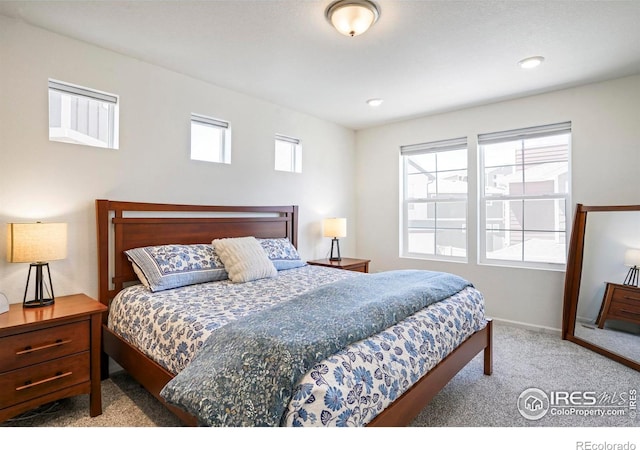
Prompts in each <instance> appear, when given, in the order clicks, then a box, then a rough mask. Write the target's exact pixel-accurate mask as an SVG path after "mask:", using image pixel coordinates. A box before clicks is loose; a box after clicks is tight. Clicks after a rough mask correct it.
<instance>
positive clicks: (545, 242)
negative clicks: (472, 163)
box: [478, 122, 571, 269]
mask: <svg viewBox="0 0 640 450" xmlns="http://www.w3.org/2000/svg"><path fill="white" fill-rule="evenodd" d="M478 145H479V150H480V154H479V157H480V158H479V164H480V171H479V172H480V188H479V195H480V210H479V212H478V217H479V247H480V252H479V259H480V261H479V262H480V263H481V264H482V263H485V264H498V265H516V266H524V267H538V268H558V269H561V268H564V264H565V263H566V254H567V236H568V226H569V222H568V220H567V212H568V211H570V203H569V201H570V186H571V180H570V172H569V167H570V165H569V160H570V147H571V122H565V123H559V124H553V125H546V126H539V127H532V128H525V129H519V130H511V131H505V132H498V133H488V134H481V135H479V136H478Z"/></svg>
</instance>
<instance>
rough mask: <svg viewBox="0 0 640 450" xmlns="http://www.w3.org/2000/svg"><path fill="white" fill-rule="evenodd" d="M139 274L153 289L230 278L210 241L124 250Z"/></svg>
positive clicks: (154, 290)
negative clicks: (207, 242) (206, 242)
mask: <svg viewBox="0 0 640 450" xmlns="http://www.w3.org/2000/svg"><path fill="white" fill-rule="evenodd" d="M125 254H126V255H127V257H128V258H129V261H131V262H132V264H133V269H134V271H135V272H136V274H137V275H138V278H139V279H140V281H141V282H142V284H144V285H145V286H147V287H148V288H149V289H150V290H151V291H152V292H157V291H164V290H166V289H173V288H177V287H181V286H188V285H190V284H198V283H206V282H208V281H219V280H225V279H227V278H228V275H227V271H226V270H225V269H224V265H223V264H222V261H220V258H219V257H218V255H217V254H216V253H215V252H214V250H213V246H211V245H210V244H191V245H182V244H172V245H159V246H153V247H140V248H134V249H131V250H127V251H125Z"/></svg>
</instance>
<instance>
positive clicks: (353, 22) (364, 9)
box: [325, 0, 380, 36]
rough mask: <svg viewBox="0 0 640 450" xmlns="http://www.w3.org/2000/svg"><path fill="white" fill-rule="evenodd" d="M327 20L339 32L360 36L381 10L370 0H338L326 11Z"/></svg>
mask: <svg viewBox="0 0 640 450" xmlns="http://www.w3.org/2000/svg"><path fill="white" fill-rule="evenodd" d="M325 16H326V17H327V20H328V21H329V22H330V23H331V25H333V26H334V28H335V29H336V30H338V32H339V33H341V34H344V35H345V36H358V35H359V34H362V33H364V32H365V31H367V30H368V29H369V28H370V27H371V25H373V24H374V23H375V22H376V21H377V20H378V17H380V10H379V9H378V7H377V6H376V4H375V3H373V2H371V1H369V0H338V1H336V2H333V3H332V4H330V5H329V7H328V8H327V10H326V11H325Z"/></svg>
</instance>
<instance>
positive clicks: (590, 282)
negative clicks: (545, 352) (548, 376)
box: [562, 204, 640, 370]
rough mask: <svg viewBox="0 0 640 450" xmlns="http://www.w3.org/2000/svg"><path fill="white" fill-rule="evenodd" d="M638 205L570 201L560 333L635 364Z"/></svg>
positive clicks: (638, 360)
mask: <svg viewBox="0 0 640 450" xmlns="http://www.w3.org/2000/svg"><path fill="white" fill-rule="evenodd" d="M637 249H640V205H629V206H585V205H582V204H578V205H576V213H575V218H574V222H573V229H572V231H571V241H570V243H569V257H568V261H567V272H566V278H565V287H564V309H563V320H562V338H563V339H566V340H569V341H572V342H575V343H576V344H579V345H582V346H583V347H586V348H588V349H591V350H593V351H595V352H598V353H600V354H602V355H604V356H607V357H609V358H611V359H613V360H615V361H618V362H620V363H622V364H625V365H627V366H629V367H632V368H634V369H636V370H640V288H638V287H637V286H636V285H637V284H638V282H637V280H638V278H637V269H636V271H635V277H634V270H633V267H634V264H635V265H640V263H639V262H638V261H637V258H638V257H639V256H638V254H639V252H637V251H636V250H637Z"/></svg>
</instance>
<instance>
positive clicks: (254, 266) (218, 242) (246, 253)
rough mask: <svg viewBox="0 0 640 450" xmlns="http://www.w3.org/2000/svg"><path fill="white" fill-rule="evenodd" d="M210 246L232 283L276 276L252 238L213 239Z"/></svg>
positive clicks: (265, 256) (263, 253)
mask: <svg viewBox="0 0 640 450" xmlns="http://www.w3.org/2000/svg"><path fill="white" fill-rule="evenodd" d="M212 245H213V248H214V249H215V251H216V253H217V254H218V257H219V258H220V261H222V264H224V268H225V270H226V271H227V273H228V274H229V279H230V280H231V281H232V282H233V283H244V282H246V281H253V280H259V279H261V278H271V277H275V276H276V275H278V271H277V270H276V267H275V266H274V265H273V262H271V260H270V259H269V256H267V253H266V252H265V251H264V249H263V248H262V246H261V245H260V242H258V240H257V239H256V238H255V237H253V236H249V237H241V238H226V239H215V240H214V241H213V242H212Z"/></svg>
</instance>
